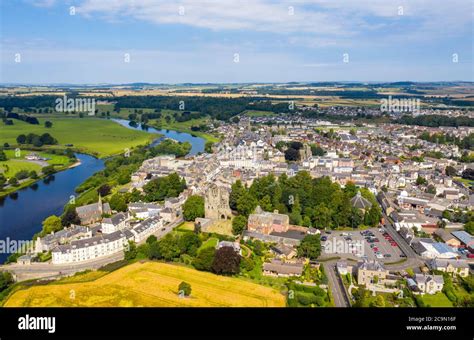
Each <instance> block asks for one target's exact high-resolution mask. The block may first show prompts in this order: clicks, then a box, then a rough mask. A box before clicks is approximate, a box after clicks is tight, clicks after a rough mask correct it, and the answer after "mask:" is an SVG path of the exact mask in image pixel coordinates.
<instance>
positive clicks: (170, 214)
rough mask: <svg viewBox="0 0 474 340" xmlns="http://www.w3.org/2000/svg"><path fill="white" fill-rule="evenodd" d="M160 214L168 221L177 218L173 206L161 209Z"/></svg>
mask: <svg viewBox="0 0 474 340" xmlns="http://www.w3.org/2000/svg"><path fill="white" fill-rule="evenodd" d="M160 216H161V217H162V218H163V220H164V221H165V222H166V223H171V222H173V221H174V220H175V217H176V213H175V212H174V211H173V209H171V208H164V209H163V210H161V211H160Z"/></svg>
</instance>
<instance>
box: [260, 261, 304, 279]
mask: <svg viewBox="0 0 474 340" xmlns="http://www.w3.org/2000/svg"><path fill="white" fill-rule="evenodd" d="M303 267H304V266H303V264H302V263H299V262H283V261H280V260H272V261H271V262H265V263H264V264H263V275H267V276H282V277H289V276H301V274H303Z"/></svg>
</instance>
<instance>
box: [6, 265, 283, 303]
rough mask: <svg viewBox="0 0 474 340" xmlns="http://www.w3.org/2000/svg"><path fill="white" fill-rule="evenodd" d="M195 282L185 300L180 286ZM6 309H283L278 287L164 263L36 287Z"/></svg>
mask: <svg viewBox="0 0 474 340" xmlns="http://www.w3.org/2000/svg"><path fill="white" fill-rule="evenodd" d="M182 281H186V282H188V283H189V284H191V288H192V292H191V296H189V297H186V298H180V297H179V296H178V285H179V284H180V283H181V282H182ZM4 306H5V307H19V306H21V307H115V306H117V307H142V306H143V307H284V306H285V297H284V296H283V295H282V294H280V292H278V291H277V290H275V289H272V288H268V287H265V286H261V285H258V284H255V283H251V282H247V281H244V280H241V279H236V278H230V277H224V276H218V275H214V274H211V273H207V272H200V271H197V270H194V269H191V268H187V267H182V266H178V265H173V264H167V263H159V262H145V263H134V264H132V265H128V266H126V267H124V268H121V269H118V270H117V271H114V272H112V273H110V274H108V275H105V276H103V277H101V278H99V279H97V280H95V281H91V282H84V283H62V284H50V285H45V286H33V287H30V288H28V289H25V290H19V291H17V292H15V293H14V294H13V295H12V296H11V297H10V298H9V299H8V301H7V302H6V303H5V305H4Z"/></svg>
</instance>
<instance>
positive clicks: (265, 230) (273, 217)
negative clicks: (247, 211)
mask: <svg viewBox="0 0 474 340" xmlns="http://www.w3.org/2000/svg"><path fill="white" fill-rule="evenodd" d="M289 225H290V218H289V217H288V215H284V214H280V213H278V211H277V210H275V211H274V212H273V213H271V212H267V211H262V209H261V208H260V207H257V208H256V210H255V214H251V215H250V216H249V219H248V223H247V229H248V230H249V231H254V232H257V233H261V234H266V235H269V234H270V233H272V232H286V231H288V228H289Z"/></svg>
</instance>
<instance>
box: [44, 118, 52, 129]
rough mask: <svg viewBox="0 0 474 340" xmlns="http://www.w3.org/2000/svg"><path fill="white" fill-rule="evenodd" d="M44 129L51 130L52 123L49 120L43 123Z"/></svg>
mask: <svg viewBox="0 0 474 340" xmlns="http://www.w3.org/2000/svg"><path fill="white" fill-rule="evenodd" d="M44 127H45V128H51V127H53V123H52V122H50V121H49V120H47V121H45V122H44Z"/></svg>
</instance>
